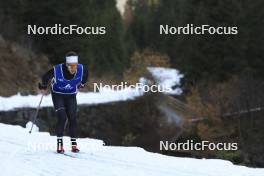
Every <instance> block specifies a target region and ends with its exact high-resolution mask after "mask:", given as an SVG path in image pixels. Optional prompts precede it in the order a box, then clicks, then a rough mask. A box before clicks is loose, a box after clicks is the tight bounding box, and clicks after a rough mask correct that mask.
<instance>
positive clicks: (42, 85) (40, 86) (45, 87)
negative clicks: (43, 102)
mask: <svg viewBox="0 0 264 176" xmlns="http://www.w3.org/2000/svg"><path fill="white" fill-rule="evenodd" d="M47 87H48V86H47V85H44V84H42V83H38V88H39V89H40V90H46V89H47Z"/></svg>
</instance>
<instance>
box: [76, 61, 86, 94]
mask: <svg viewBox="0 0 264 176" xmlns="http://www.w3.org/2000/svg"><path fill="white" fill-rule="evenodd" d="M87 81H88V67H87V66H86V65H84V66H83V76H82V82H81V84H80V85H79V86H78V89H80V88H84V87H85V83H86V82H87Z"/></svg>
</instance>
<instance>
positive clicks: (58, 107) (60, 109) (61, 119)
mask: <svg viewBox="0 0 264 176" xmlns="http://www.w3.org/2000/svg"><path fill="white" fill-rule="evenodd" d="M52 101H53V105H54V109H55V112H56V114H57V118H58V120H57V127H56V133H57V151H58V152H59V153H61V152H63V151H64V150H63V131H64V126H65V123H66V118H67V117H66V112H65V106H64V97H63V95H60V94H55V93H52Z"/></svg>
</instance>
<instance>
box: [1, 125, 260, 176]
mask: <svg viewBox="0 0 264 176" xmlns="http://www.w3.org/2000/svg"><path fill="white" fill-rule="evenodd" d="M69 142H70V139H69V138H68V137H65V139H64V143H65V145H66V146H65V149H66V153H67V154H68V155H70V156H65V155H62V154H57V153H55V152H54V151H55V148H56V144H55V143H56V137H54V136H50V135H49V134H48V133H44V132H33V133H32V134H29V133H28V129H26V128H22V127H20V126H12V125H6V124H1V123H0V158H1V162H0V170H1V175H6V176H16V175H17V176H21V175H27V176H56V175H58V176H61V175H63V176H68V175H69V176H73V175H78V176H88V175H89V176H109V175H112V176H119V175H120V176H124V175H125V176H130V175H131V176H135V175H136V176H141V175H142V176H146V175H152V176H163V175H164V176H263V175H264V169H253V168H247V167H243V166H236V165H233V164H232V163H231V162H228V161H224V160H213V159H210V160H207V159H192V158H178V157H170V156H164V155H161V154H155V153H150V152H146V151H145V150H143V149H141V148H138V147H113V146H104V145H103V142H102V141H101V140H95V139H89V138H85V139H79V140H78V143H79V147H80V149H81V153H79V154H72V153H71V152H70V151H69V149H70V146H69ZM37 146H38V147H37Z"/></svg>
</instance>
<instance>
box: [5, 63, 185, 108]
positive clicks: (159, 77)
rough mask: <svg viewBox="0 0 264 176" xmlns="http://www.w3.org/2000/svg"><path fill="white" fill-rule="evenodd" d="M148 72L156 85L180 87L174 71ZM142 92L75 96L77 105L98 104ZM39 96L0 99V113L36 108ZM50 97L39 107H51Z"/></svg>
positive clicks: (155, 69)
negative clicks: (16, 109)
mask: <svg viewBox="0 0 264 176" xmlns="http://www.w3.org/2000/svg"><path fill="white" fill-rule="evenodd" d="M148 70H149V71H150V73H151V74H152V75H153V77H154V78H155V79H156V82H157V83H158V85H160V86H163V87H166V88H170V87H173V86H177V85H180V79H181V78H182V77H183V75H182V74H180V73H179V71H178V70H176V69H171V68H162V67H148ZM181 92H182V91H181V89H180V88H176V89H171V90H170V91H167V92H165V93H167V94H174V95H175V94H176V95H178V94H181ZM143 94H144V92H143V91H142V90H141V89H140V88H139V87H137V88H130V87H128V88H124V89H122V90H112V89H107V88H102V89H100V92H86V93H83V92H80V93H78V94H77V102H78V104H79V105H80V104H87V105H89V104H99V103H109V102H115V101H126V100H131V99H135V98H136V97H139V96H142V95H143ZM40 98H41V95H29V96H21V95H20V94H17V95H14V96H11V97H0V111H9V110H13V109H15V108H23V107H30V108H36V106H37V105H38V103H39V101H40ZM52 106H53V104H52V100H51V96H50V95H47V96H45V97H44V98H43V102H42V104H41V107H52Z"/></svg>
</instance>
